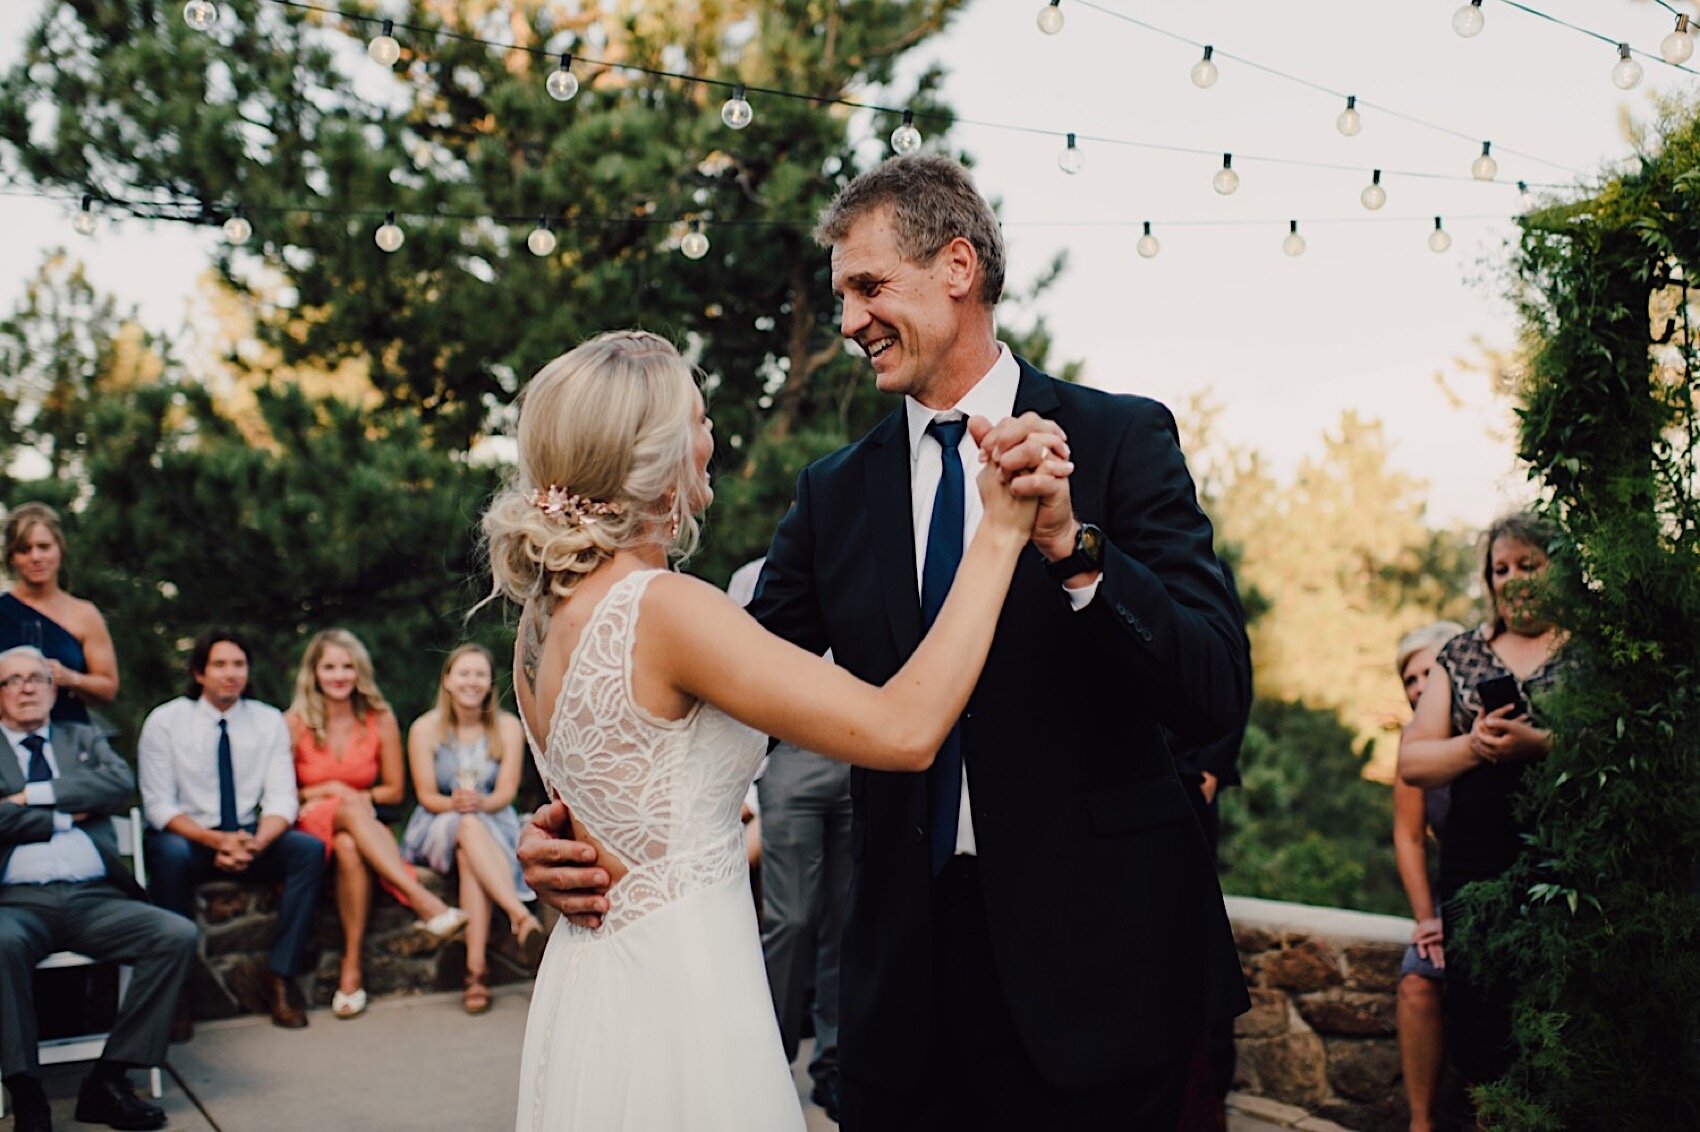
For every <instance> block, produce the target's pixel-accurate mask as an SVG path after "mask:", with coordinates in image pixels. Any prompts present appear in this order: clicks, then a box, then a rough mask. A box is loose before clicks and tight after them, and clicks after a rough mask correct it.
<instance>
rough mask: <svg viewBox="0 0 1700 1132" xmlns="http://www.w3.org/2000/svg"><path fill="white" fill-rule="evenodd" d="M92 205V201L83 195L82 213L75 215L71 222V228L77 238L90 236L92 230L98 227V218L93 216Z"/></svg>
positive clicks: (92, 233) (92, 232)
mask: <svg viewBox="0 0 1700 1132" xmlns="http://www.w3.org/2000/svg"><path fill="white" fill-rule="evenodd" d="M93 204H94V202H93V200H92V199H90V198H89V196H88V195H87V194H85V195H84V196H83V208H82V211H81V212H79V213H77V216H76V219H74V220H72V221H71V227H72V228H74V229H75V230H76V233H77V235H79V236H92V235H94V230H95V229H96V228H98V227H100V218H99V217H98V216H96V215H95V214H94V209H93V207H92V205H93Z"/></svg>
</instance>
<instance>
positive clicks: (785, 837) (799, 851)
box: [756, 743, 850, 1087]
mask: <svg viewBox="0 0 1700 1132" xmlns="http://www.w3.org/2000/svg"><path fill="white" fill-rule="evenodd" d="M756 793H757V797H758V798H759V800H760V802H761V888H762V917H761V919H762V932H761V944H762V951H763V953H764V954H765V956H766V958H767V981H768V985H769V987H770V988H771V989H772V991H773V1005H774V1008H775V1010H777V1011H778V1014H779V1036H780V1038H781V1040H782V1041H783V1042H784V1044H785V1056H786V1058H788V1059H790V1058H795V1057H796V1056H797V1045H798V1043H799V1042H800V1041H801V1039H802V1029H803V1012H804V1011H805V1010H808V1009H809V1008H810V1007H809V1002H810V999H809V989H810V984H811V982H812V983H813V987H814V1000H813V1001H814V1006H813V1018H814V1030H815V1052H814V1057H813V1058H812V1059H811V1061H810V1063H809V1075H810V1076H811V1077H813V1078H814V1079H815V1081H816V1082H819V1083H823V1084H827V1085H828V1086H829V1087H836V1085H837V1076H838V955H839V939H840V936H841V935H842V934H843V931H844V906H845V903H846V902H847V900H848V899H849V892H850V768H849V766H847V765H846V764H844V763H840V762H834V761H833V760H832V759H829V758H827V757H825V756H824V755H817V754H815V753H813V752H812V751H804V750H799V749H798V748H796V747H793V746H791V745H790V744H789V743H781V744H780V745H779V746H777V747H775V748H774V749H773V753H772V755H771V756H769V758H768V763H767V770H766V771H765V772H764V773H763V774H762V777H761V780H760V781H759V782H757V783H756Z"/></svg>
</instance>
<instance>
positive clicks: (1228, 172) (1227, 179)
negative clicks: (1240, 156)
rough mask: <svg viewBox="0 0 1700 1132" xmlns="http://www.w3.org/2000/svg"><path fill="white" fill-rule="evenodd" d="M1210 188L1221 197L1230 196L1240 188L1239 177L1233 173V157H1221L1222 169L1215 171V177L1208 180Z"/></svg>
mask: <svg viewBox="0 0 1700 1132" xmlns="http://www.w3.org/2000/svg"><path fill="white" fill-rule="evenodd" d="M1210 187H1211V188H1213V189H1215V190H1216V191H1217V192H1219V193H1221V194H1222V195H1223V196H1230V195H1232V193H1233V192H1234V190H1236V189H1238V188H1239V187H1240V175H1239V174H1238V173H1236V172H1234V155H1233V154H1231V153H1224V154H1223V155H1222V167H1221V168H1220V169H1218V170H1216V175H1215V176H1214V177H1212V178H1210Z"/></svg>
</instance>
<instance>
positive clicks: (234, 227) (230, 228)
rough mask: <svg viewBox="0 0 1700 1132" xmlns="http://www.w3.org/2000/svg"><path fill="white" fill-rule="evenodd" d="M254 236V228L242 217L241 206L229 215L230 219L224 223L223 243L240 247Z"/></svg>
mask: <svg viewBox="0 0 1700 1132" xmlns="http://www.w3.org/2000/svg"><path fill="white" fill-rule="evenodd" d="M253 234H254V226H253V225H252V224H250V223H248V218H247V217H245V216H243V215H242V206H241V205H237V206H236V210H235V211H234V212H232V213H231V214H230V219H229V220H226V221H225V222H224V242H225V243H227V244H232V245H236V246H240V245H242V244H245V243H247V242H248V239H249V237H251V236H253Z"/></svg>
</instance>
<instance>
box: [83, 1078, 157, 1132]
mask: <svg viewBox="0 0 1700 1132" xmlns="http://www.w3.org/2000/svg"><path fill="white" fill-rule="evenodd" d="M77 1119H78V1120H80V1121H81V1122H83V1123H84V1124H105V1125H108V1126H110V1127H113V1128H137V1129H151V1128H164V1127H165V1110H164V1109H163V1108H160V1107H159V1106H158V1105H156V1104H149V1103H148V1102H147V1101H144V1100H143V1099H142V1098H141V1097H138V1096H137V1095H136V1089H135V1086H134V1085H132V1084H130V1079H129V1078H128V1077H109V1078H106V1079H104V1080H99V1079H96V1078H95V1077H94V1076H92V1075H91V1076H88V1077H84V1078H83V1087H82V1088H80V1089H78V1090H77Z"/></svg>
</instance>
